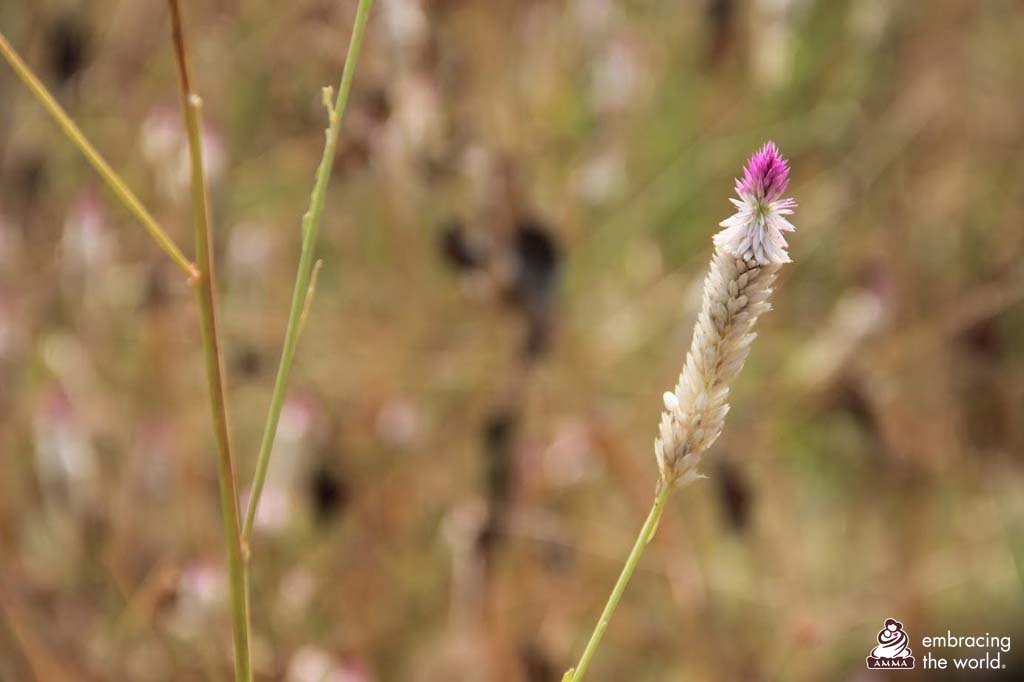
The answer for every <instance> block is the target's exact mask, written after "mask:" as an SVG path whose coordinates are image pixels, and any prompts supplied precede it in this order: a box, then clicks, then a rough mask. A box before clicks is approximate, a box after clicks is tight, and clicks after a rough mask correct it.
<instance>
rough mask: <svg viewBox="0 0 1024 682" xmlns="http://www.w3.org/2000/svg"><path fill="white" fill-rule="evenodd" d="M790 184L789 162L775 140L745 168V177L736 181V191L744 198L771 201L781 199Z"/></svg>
mask: <svg viewBox="0 0 1024 682" xmlns="http://www.w3.org/2000/svg"><path fill="white" fill-rule="evenodd" d="M788 186H789V164H788V163H787V162H786V159H784V158H783V157H782V154H781V153H779V148H778V147H776V146H775V143H774V142H771V141H769V142H767V143H766V144H765V145H764V146H763V147H761V149H760V150H758V151H757V152H756V153H755V154H754V155H753V156H752V157H750V161H748V162H747V165H746V167H745V168H744V169H743V179H742V180H737V181H736V191H737V192H738V193H739V195H740V196H741V197H743V198H744V199H748V200H749V199H753V200H755V201H758V202H763V203H771V202H773V201H776V200H778V199H779V197H781V196H782V193H783V192H785V191H786V187H788Z"/></svg>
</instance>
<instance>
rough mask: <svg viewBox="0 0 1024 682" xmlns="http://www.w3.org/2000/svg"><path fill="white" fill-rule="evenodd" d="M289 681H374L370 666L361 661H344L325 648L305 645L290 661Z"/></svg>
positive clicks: (287, 678)
mask: <svg viewBox="0 0 1024 682" xmlns="http://www.w3.org/2000/svg"><path fill="white" fill-rule="evenodd" d="M285 679H286V680H287V682H373V679H374V677H373V675H372V674H371V672H370V669H369V666H367V665H366V664H365V663H363V662H361V661H349V662H345V663H342V662H340V661H338V659H336V658H335V657H334V656H332V655H331V654H329V653H327V652H326V651H324V650H323V649H321V648H319V647H315V646H310V645H307V646H304V647H302V648H300V649H299V650H298V651H296V652H295V654H294V655H293V656H292V658H291V661H290V662H289V663H288V673H287V675H286V676H285Z"/></svg>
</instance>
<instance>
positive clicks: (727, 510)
mask: <svg viewBox="0 0 1024 682" xmlns="http://www.w3.org/2000/svg"><path fill="white" fill-rule="evenodd" d="M714 479H715V484H716V485H715V487H716V493H717V495H718V506H719V509H720V510H721V512H722V516H723V518H724V519H725V521H726V523H727V524H728V526H729V528H730V529H731V530H733V531H734V532H737V533H742V532H744V531H746V530H747V529H748V528H749V527H750V518H751V515H752V512H753V505H754V494H753V491H752V490H751V486H750V481H749V480H748V479H747V476H746V474H745V473H744V472H743V469H741V468H740V467H739V466H738V465H737V464H736V463H735V462H733V461H732V460H731V459H728V458H725V457H723V458H721V459H719V460H718V471H717V473H716V474H715V476H714Z"/></svg>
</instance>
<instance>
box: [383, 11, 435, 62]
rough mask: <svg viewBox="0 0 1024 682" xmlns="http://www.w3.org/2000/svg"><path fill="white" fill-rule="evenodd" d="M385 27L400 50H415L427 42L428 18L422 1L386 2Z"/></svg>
mask: <svg viewBox="0 0 1024 682" xmlns="http://www.w3.org/2000/svg"><path fill="white" fill-rule="evenodd" d="M381 10H382V14H383V17H384V25H385V26H386V27H387V29H388V33H389V34H390V36H391V39H392V40H393V41H394V42H395V45H396V46H397V47H398V48H399V49H403V50H415V49H418V48H420V47H422V46H423V44H424V43H425V42H426V40H427V29H428V24H427V16H426V14H424V12H423V2H422V0H384V1H383V2H382V3H381Z"/></svg>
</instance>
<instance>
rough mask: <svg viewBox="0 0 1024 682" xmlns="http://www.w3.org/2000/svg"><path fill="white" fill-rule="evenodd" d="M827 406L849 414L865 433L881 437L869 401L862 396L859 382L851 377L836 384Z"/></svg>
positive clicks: (846, 377)
mask: <svg viewBox="0 0 1024 682" xmlns="http://www.w3.org/2000/svg"><path fill="white" fill-rule="evenodd" d="M828 405H829V407H830V409H833V410H838V411H841V412H846V413H847V414H849V415H850V416H851V417H853V419H854V420H855V421H856V422H857V424H858V425H859V426H860V427H861V428H862V429H863V430H864V431H865V432H866V433H869V434H872V435H874V436H879V437H880V436H881V427H880V425H879V424H878V420H877V418H876V417H875V412H874V409H873V408H872V407H871V401H870V400H869V399H868V397H867V396H866V395H865V394H864V388H863V387H862V386H861V385H860V382H858V381H857V380H856V379H854V378H853V377H849V376H845V377H843V378H842V379H840V380H839V381H838V382H837V384H836V386H835V387H834V390H833V391H832V396H831V399H830V400H828Z"/></svg>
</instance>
